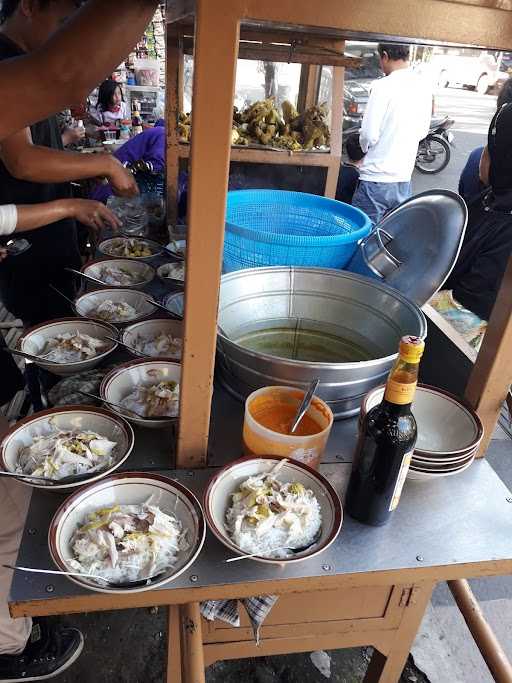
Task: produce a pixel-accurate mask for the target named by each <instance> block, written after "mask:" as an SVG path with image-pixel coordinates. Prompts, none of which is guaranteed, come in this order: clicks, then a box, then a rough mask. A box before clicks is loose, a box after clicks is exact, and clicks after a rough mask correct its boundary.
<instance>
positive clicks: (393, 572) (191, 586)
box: [10, 0, 512, 683]
mask: <svg viewBox="0 0 512 683" xmlns="http://www.w3.org/2000/svg"><path fill="white" fill-rule="evenodd" d="M510 9H512V8H511V7H509V6H508V4H507V5H506V6H504V4H503V3H502V2H500V1H497V2H496V3H494V2H493V0H482V2H480V0H468V2H445V1H444V0H421V1H420V0H408V1H407V2H405V3H400V4H396V3H393V2H391V0H386V2H382V3H380V4H378V5H376V4H375V3H373V2H370V1H369V0H358V2H353V1H351V0H350V1H349V2H346V3H343V5H342V6H340V3H339V2H336V1H335V0H324V1H323V2H322V3H317V4H312V3H307V2H304V1H302V0H301V1H300V2H298V1H297V0H293V1H292V0H285V1H284V2H281V3H275V2H269V1H268V0H258V2H255V1H254V0H246V1H245V2H243V3H242V2H239V0H229V1H227V2H225V3H223V6H222V11H220V10H219V7H218V6H217V5H216V4H215V3H211V2H207V0H198V1H197V3H195V4H194V3H189V2H171V3H169V5H168V11H167V19H168V21H169V22H170V23H171V24H173V23H176V22H179V21H180V20H182V19H187V20H189V18H190V16H192V15H193V16H194V17H195V33H194V35H195V45H194V56H195V74H194V94H193V110H194V132H193V138H192V143H191V149H190V164H191V187H190V194H189V210H188V242H187V279H186V290H185V303H186V314H185V323H184V353H183V371H182V383H181V408H180V426H179V435H178V440H177V444H176V467H177V469H176V470H172V471H169V467H170V466H172V465H171V463H172V456H173V453H174V446H173V443H172V442H171V439H170V438H169V442H168V443H162V440H157V439H155V438H154V436H148V434H144V432H142V431H141V432H140V433H139V434H138V437H137V442H136V448H135V452H134V455H133V456H132V457H131V460H130V469H131V470H132V469H138V468H143V469H144V468H147V467H151V468H154V469H157V470H159V471H162V472H163V473H165V474H167V475H170V476H171V477H173V478H175V479H176V480H177V481H180V482H183V483H185V484H186V485H187V486H188V487H190V488H191V489H192V490H194V491H195V492H196V493H198V494H201V492H202V491H203V490H204V487H205V484H206V482H207V480H208V479H209V477H210V476H211V474H212V470H211V469H209V468H211V467H216V466H218V465H220V464H223V463H225V462H228V461H230V460H232V459H235V458H236V457H238V455H239V454H240V439H241V425H242V417H243V416H242V408H241V405H240V404H239V403H238V402H236V401H235V400H234V399H232V398H230V397H229V395H227V394H226V393H225V392H224V391H223V390H222V389H219V388H216V390H215V393H214V394H213V402H212V393H213V388H214V362H215V348H216V337H217V304H218V288H219V280H220V274H221V263H222V247H223V232H224V212H225V204H226V191H227V179H228V169H229V159H230V144H231V117H232V99H233V89H234V79H235V70H236V60H237V56H238V39H239V32H240V25H241V23H242V24H243V25H244V26H246V27H247V28H249V27H250V28H251V29H258V30H267V29H268V27H269V25H272V26H273V27H274V28H275V29H277V30H279V31H286V30H288V29H289V28H290V27H293V31H294V32H295V33H297V32H298V31H304V32H306V33H307V34H308V35H315V33H318V32H320V33H322V32H323V31H325V28H326V27H328V28H329V32H330V34H331V35H338V36H339V39H340V40H342V39H343V38H344V37H346V36H349V35H350V36H356V37H358V36H362V35H363V34H364V35H368V34H372V37H374V38H379V37H389V36H396V37H401V38H403V39H404V40H410V41H417V42H424V41H426V40H428V41H445V42H448V43H452V44H454V43H467V44H474V45H482V46H489V47H491V46H492V47H495V48H502V49H505V48H507V47H508V46H509V43H510V39H511V37H512V28H511V27H512V24H511V21H510V16H511V15H510V13H509V10H510ZM306 27H307V28H306ZM170 78H171V79H172V78H174V77H173V76H171V77H170ZM171 83H172V81H171ZM213 106H214V109H215V116H213V117H212V116H211V111H212V108H213ZM340 108H341V102H340ZM171 116H172V114H171ZM173 124H174V121H173V120H171V121H168V128H169V130H170V129H171V128H172V127H173ZM511 283H512V267H510V268H509V270H508V272H507V274H506V275H505V278H504V282H503V287H502V291H501V293H500V296H499V298H498V300H497V303H496V307H495V310H494V312H493V316H492V318H491V320H490V324H489V329H488V332H487V335H486V338H485V341H484V344H483V347H482V350H481V352H480V355H479V357H478V359H477V361H476V363H475V366H474V368H473V370H472V373H471V377H470V379H469V382H468V385H467V389H466V395H467V397H468V398H469V399H470V400H471V402H472V403H473V404H474V405H475V407H476V408H477V409H478V411H479V413H480V416H481V418H482V421H483V422H484V425H485V428H486V433H487V437H486V441H485V445H484V447H483V449H482V453H481V455H484V452H483V451H484V449H485V448H487V446H488V445H489V443H491V441H490V440H491V435H492V431H493V428H494V425H495V423H496V420H497V416H498V412H499V409H500V406H501V404H502V402H503V400H504V398H505V395H506V393H507V389H508V386H509V385H510V383H511V381H512V367H511V365H510V357H509V356H510V353H509V351H508V349H509V348H510V342H511V338H512V317H511V303H510V297H509V296H508V293H507V290H509V287H510V284H511ZM434 336H435V335H434ZM438 349H439V347H437V349H436V348H435V347H434V346H433V345H432V346H431V347H430V350H429V352H428V353H430V354H431V356H430V359H429V365H430V366H431V367H432V366H433V367H435V366H436V354H437V353H438ZM439 353H440V351H439ZM432 354H433V355H432ZM446 362H447V361H446V358H445V357H444V356H442V355H439V358H438V364H439V365H442V364H443V363H446ZM444 374H445V376H447V375H449V373H448V372H445V373H444ZM355 422H356V421H355V420H346V421H341V422H338V423H336V425H335V427H334V429H333V432H332V436H331V440H330V444H329V446H328V451H327V453H326V457H325V459H324V462H325V464H324V465H323V468H324V470H323V471H324V473H325V474H327V475H328V477H329V478H330V479H331V480H332V481H333V483H334V485H335V487H336V488H337V490H338V491H339V492H340V493H342V492H343V490H344V486H345V485H346V482H347V477H348V474H349V470H350V457H351V454H352V451H353V447H354V443H355V436H356V424H355ZM491 447H492V444H491ZM208 466H209V467H208ZM511 502H512V497H511V496H510V493H509V491H508V490H507V488H506V487H505V486H504V484H503V483H502V482H501V481H500V479H499V478H498V476H497V475H496V474H495V473H494V472H493V470H492V469H491V467H490V466H489V465H488V463H487V462H486V461H485V459H484V458H481V459H480V460H478V461H477V462H475V463H474V465H473V466H472V467H471V468H470V469H469V470H468V471H467V472H465V473H464V474H463V475H460V476H458V477H447V478H446V479H442V480H440V481H438V482H436V483H435V485H431V486H429V489H428V496H426V495H425V489H424V488H422V486H421V485H411V486H407V487H406V488H405V491H404V495H403V497H402V500H401V504H400V507H399V509H398V510H397V512H396V513H395V516H394V518H393V520H392V523H391V524H389V525H388V526H386V527H383V528H371V527H365V526H363V525H360V524H358V523H356V522H354V521H353V520H351V519H346V520H345V521H344V525H343V528H342V532H341V534H340V536H339V537H338V539H337V540H336V542H335V543H334V544H333V545H332V546H331V547H330V548H329V549H328V550H326V552H325V553H323V554H322V555H321V556H320V557H318V558H315V559H312V560H310V561H308V562H304V563H300V564H297V565H295V566H294V565H291V566H288V567H287V568H286V569H281V568H278V567H273V566H267V565H261V564H259V563H257V562H250V561H248V562H243V561H242V562H236V563H233V564H231V565H227V564H225V560H226V559H227V558H228V557H229V553H228V551H227V549H226V548H224V546H222V545H221V544H219V543H218V542H217V541H216V540H215V539H214V538H213V536H208V538H207V541H206V544H205V547H204V548H203V551H202V553H201V555H200V556H199V558H198V560H197V561H196V562H195V563H194V564H193V565H192V567H191V568H190V569H189V570H188V571H186V572H185V573H184V574H182V575H181V576H180V577H179V578H178V579H176V580H175V581H174V582H172V583H170V584H167V585H165V586H164V587H163V588H161V589H159V590H154V591H150V592H142V593H135V594H130V595H109V594H99V593H91V592H87V591H86V590H85V589H81V588H79V587H77V586H76V585H74V584H72V583H70V582H69V581H67V580H66V579H65V578H64V577H58V578H55V580H54V579H53V578H52V580H51V581H48V579H47V578H41V577H35V578H33V577H29V578H26V577H25V576H23V577H21V576H18V575H16V576H15V578H14V581H13V587H12V592H11V602H10V606H11V611H12V614H13V616H21V615H25V614H26V615H47V614H62V613H72V612H89V611H93V610H111V609H122V608H128V607H142V606H150V605H156V604H160V605H169V606H170V610H169V647H168V654H169V665H168V669H167V680H168V681H170V682H172V683H178V681H182V682H183V683H200V682H201V681H204V667H205V665H207V664H209V663H211V662H213V661H215V660H219V659H229V658H237V657H248V656H258V655H267V654H279V653H286V652H300V651H307V650H310V649H319V648H335V647H352V646H355V645H363V644H370V645H373V646H374V648H375V652H374V655H373V657H372V660H371V662H370V666H369V669H368V672H367V674H366V677H365V680H366V681H367V682H370V681H379V682H380V683H385V682H387V683H393V682H394V681H397V680H398V679H399V677H400V673H401V671H402V668H403V666H404V663H405V660H406V658H407V655H408V653H409V650H410V647H411V644H412V642H413V639H414V636H415V634H416V632H417V629H418V627H419V624H420V621H421V618H422V616H423V613H424V610H425V608H426V605H427V604H428V601H429V598H430V595H431V592H432V589H433V587H434V586H435V584H436V583H437V582H439V581H446V580H449V581H458V580H460V579H463V578H467V577H477V576H492V575H498V574H506V573H509V572H510V571H512V544H511V542H510V523H509V518H510V509H511V508H510V503H511ZM55 507H56V503H55V501H53V500H52V499H51V498H49V497H48V496H43V495H41V494H37V493H36V494H35V495H34V496H33V501H32V506H31V510H30V513H29V518H28V521H27V526H26V530H25V535H24V539H23V542H22V547H21V552H20V557H19V564H24V565H25V566H31V567H42V568H43V567H48V566H49V564H48V563H49V562H50V559H49V556H48V550H47V543H46V535H47V527H48V523H49V520H50V518H51V515H52V513H53V511H54V509H55ZM454 585H455V587H457V586H458V587H460V586H461V585H462V586H463V584H460V583H456V584H454ZM259 594H275V595H279V596H280V600H279V601H278V603H277V604H276V606H275V607H274V610H273V611H272V612H271V614H270V616H269V618H268V620H267V621H266V622H265V624H264V626H263V628H262V633H261V635H262V642H261V644H260V645H259V646H257V645H256V644H255V643H254V642H253V639H252V631H251V630H250V629H249V627H248V625H247V623H243V624H242V627H241V628H240V629H233V628H231V627H226V626H224V625H222V626H219V625H218V624H214V625H208V624H207V623H206V622H204V621H203V620H202V619H201V617H200V613H199V602H200V601H202V600H206V599H225V598H243V597H248V596H253V595H259ZM498 669H499V667H498ZM498 669H496V670H495V672H496V671H498ZM500 672H501V673H497V674H496V675H497V676H499V675H501V676H502V677H501V678H497V680H512V679H511V678H510V670H509V669H507V667H506V665H503V667H502V669H501V670H500ZM507 675H508V676H509V677H508V678H507V677H506V676H507Z"/></svg>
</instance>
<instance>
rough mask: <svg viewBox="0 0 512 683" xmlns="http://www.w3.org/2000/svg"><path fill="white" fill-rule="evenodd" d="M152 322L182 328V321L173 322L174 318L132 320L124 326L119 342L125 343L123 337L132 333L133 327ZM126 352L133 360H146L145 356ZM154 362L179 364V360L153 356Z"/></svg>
mask: <svg viewBox="0 0 512 683" xmlns="http://www.w3.org/2000/svg"><path fill="white" fill-rule="evenodd" d="M153 322H160V323H161V322H166V323H172V324H173V325H180V326H181V327H183V321H182V320H175V319H174V318H149V317H146V318H144V319H142V320H134V321H132V322H130V324H129V325H126V327H123V329H122V330H121V333H120V337H119V339H120V341H122V342H125V343H126V338H125V335H127V334H128V333H130V332H133V329H131V328H133V327H136V326H139V325H144V324H145V323H153ZM181 339H183V330H182V336H181ZM127 352H128V353H129V354H130V355H132V356H133V357H134V358H138V359H141V358H145V359H147V356H143V355H142V354H135V353H134V352H133V351H130V350H128V349H127ZM154 360H169V361H170V362H179V359H176V358H171V357H169V356H155V357H154Z"/></svg>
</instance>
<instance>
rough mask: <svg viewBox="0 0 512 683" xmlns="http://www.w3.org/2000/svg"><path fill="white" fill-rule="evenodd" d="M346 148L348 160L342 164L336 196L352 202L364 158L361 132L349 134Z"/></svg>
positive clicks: (346, 202)
mask: <svg viewBox="0 0 512 683" xmlns="http://www.w3.org/2000/svg"><path fill="white" fill-rule="evenodd" d="M345 149H346V150H347V156H348V162H347V163H343V164H342V165H341V168H340V174H339V177H338V185H337V187H336V197H335V198H336V199H337V200H338V201H339V202H345V204H352V197H353V196H354V192H355V191H356V189H357V184H358V182H359V167H360V166H361V163H362V161H363V159H364V152H363V150H362V149H361V145H360V144H359V133H350V134H349V135H347V140H346V143H345Z"/></svg>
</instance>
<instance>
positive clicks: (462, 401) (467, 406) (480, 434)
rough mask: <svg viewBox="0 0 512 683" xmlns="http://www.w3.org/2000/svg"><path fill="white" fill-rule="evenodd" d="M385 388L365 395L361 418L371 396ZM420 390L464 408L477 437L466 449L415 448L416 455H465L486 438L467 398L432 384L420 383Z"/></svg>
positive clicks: (381, 385)
mask: <svg viewBox="0 0 512 683" xmlns="http://www.w3.org/2000/svg"><path fill="white" fill-rule="evenodd" d="M385 387H386V385H385V384H380V385H379V386H377V387H374V388H373V389H370V391H369V392H368V393H367V394H366V395H365V397H364V398H363V401H362V403H361V410H360V417H363V416H364V415H365V414H366V413H367V412H368V410H367V408H366V404H367V403H368V399H369V398H370V396H371V395H372V394H374V393H375V392H377V391H378V390H380V389H383V388H385ZM418 389H422V390H427V391H428V392H430V393H433V394H440V395H441V396H443V397H444V398H447V399H449V400H450V401H452V402H454V403H458V404H459V405H460V406H462V407H463V408H464V409H465V410H466V412H467V413H469V415H470V416H471V418H472V419H473V421H474V423H475V425H476V430H477V435H476V437H475V439H474V440H473V442H472V443H471V444H468V445H467V446H465V447H464V448H457V449H455V450H449V451H448V450H447V451H431V450H427V449H425V448H415V449H414V453H417V454H418V455H420V456H421V455H422V454H423V455H427V456H429V455H431V456H435V455H436V454H439V453H444V454H445V455H459V454H460V455H462V454H464V453H467V452H469V451H471V450H472V449H473V448H476V447H477V446H478V445H479V444H480V441H481V440H482V438H483V436H484V426H483V424H482V421H481V420H480V418H479V416H478V414H477V412H476V411H475V409H474V408H473V407H472V406H471V404H470V403H469V402H468V401H467V400H466V399H465V398H461V397H459V396H456V395H455V394H452V393H450V392H449V391H446V390H445V389H441V388H440V387H435V386H433V385H432V384H423V383H418V385H417V387H416V390H418Z"/></svg>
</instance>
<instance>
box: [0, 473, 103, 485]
mask: <svg viewBox="0 0 512 683" xmlns="http://www.w3.org/2000/svg"><path fill="white" fill-rule="evenodd" d="M98 473H99V472H98V471H94V472H91V471H89V472H84V473H83V474H70V475H68V476H67V477H62V479H50V477H36V476H34V475H33V474H18V472H7V470H0V477H16V478H17V479H27V480H29V481H41V482H44V483H45V484H48V485H49V486H63V485H66V484H74V483H75V482H78V481H84V480H86V479H90V478H91V477H93V476H94V475H95V474H98Z"/></svg>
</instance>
